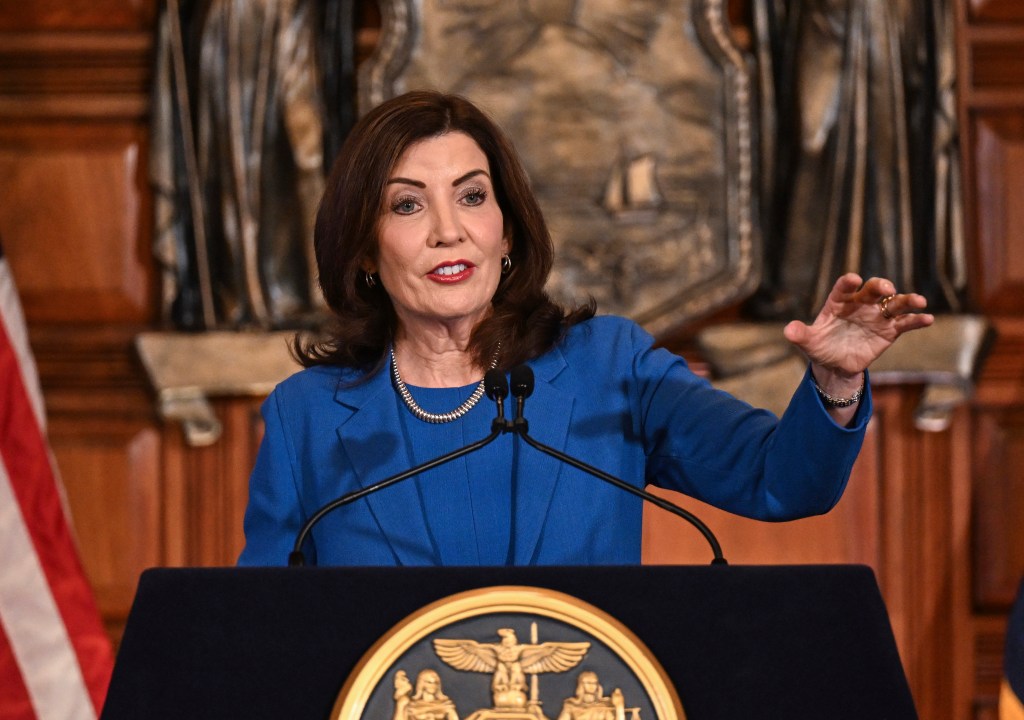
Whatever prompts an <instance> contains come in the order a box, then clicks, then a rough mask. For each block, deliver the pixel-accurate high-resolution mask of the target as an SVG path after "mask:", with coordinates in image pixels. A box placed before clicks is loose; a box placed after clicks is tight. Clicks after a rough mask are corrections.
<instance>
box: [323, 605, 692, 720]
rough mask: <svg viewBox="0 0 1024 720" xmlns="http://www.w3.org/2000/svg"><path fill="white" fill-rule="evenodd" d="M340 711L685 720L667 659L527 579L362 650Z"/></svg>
mask: <svg viewBox="0 0 1024 720" xmlns="http://www.w3.org/2000/svg"><path fill="white" fill-rule="evenodd" d="M412 678H415V680H413V679H412ZM606 687H607V688H611V690H610V692H607V693H606V691H605V688H606ZM330 717H331V719H332V720H361V719H365V720H371V719H372V720H685V715H684V714H683V710H682V706H681V704H680V702H679V698H678V695H677V694H676V691H675V688H674V687H673V685H672V683H671V681H670V680H669V679H668V677H667V675H666V674H665V672H664V670H663V669H662V667H661V665H660V664H659V663H658V661H657V659H656V658H655V657H654V656H653V655H652V654H651V652H650V651H649V650H648V649H647V648H646V646H644V644H643V643H642V641H641V640H640V639H639V638H637V637H636V636H635V635H634V634H633V633H632V632H631V631H630V630H629V629H628V628H626V627H625V626H624V625H623V624H622V623H620V622H619V621H618V620H616V619H614V618H612V617H611V616H610V615H608V614H607V613H605V612H604V611H602V610H600V609H598V608H596V607H594V606H592V605H589V604H588V603H585V602H583V601H582V600H579V599H577V598H575V597H572V596H571V595H566V594H564V593H559V592H555V591H553V590H547V589H544V588H534V587H517V586H502V587H492V588H483V589H480V590H472V591H469V592H464V593H459V594H457V595H452V596H450V597H447V598H444V599H441V600H438V601H437V602H434V603H431V604H430V605H428V606H426V607H424V608H422V609H420V610H418V611H417V612H415V613H413V614H412V615H410V616H409V617H407V618H405V619H404V620H403V621H402V622H400V623H399V624H398V625H396V626H395V627H394V628H392V629H391V630H390V631H389V632H388V633H387V634H386V635H385V636H384V637H382V638H381V639H380V640H379V641H378V642H377V643H376V644H375V645H374V646H373V647H372V648H370V650H369V651H368V652H367V653H366V654H365V655H364V656H363V658H362V659H361V660H360V662H359V663H358V664H357V666H356V668H355V670H354V671H353V672H352V674H351V675H350V676H349V678H348V679H347V680H346V682H345V684H344V687H343V688H342V690H341V693H340V694H339V695H338V699H337V701H336V703H335V706H334V709H333V710H332V712H331V716H330Z"/></svg>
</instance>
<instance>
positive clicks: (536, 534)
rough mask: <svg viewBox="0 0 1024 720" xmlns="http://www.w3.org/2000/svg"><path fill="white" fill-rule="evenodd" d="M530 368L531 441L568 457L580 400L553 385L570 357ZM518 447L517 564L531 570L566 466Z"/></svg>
mask: <svg viewBox="0 0 1024 720" xmlns="http://www.w3.org/2000/svg"><path fill="white" fill-rule="evenodd" d="M531 366H532V367H533V371H534V388H533V395H531V396H530V397H529V398H528V399H527V400H526V406H525V412H524V415H525V416H526V418H527V420H528V421H529V423H530V427H529V432H530V437H532V438H533V439H534V440H536V441H537V442H540V443H543V444H544V445H548V446H550V447H552V448H554V449H555V450H560V451H562V452H564V451H565V448H566V443H567V441H568V438H569V424H570V421H571V419H572V412H573V405H574V402H575V400H574V397H573V395H572V394H571V393H568V392H565V391H564V390H561V389H560V388H558V387H556V386H555V385H554V384H553V381H554V380H555V378H556V377H557V376H558V374H559V373H561V372H562V370H563V369H564V368H565V358H564V357H563V356H562V353H561V352H560V351H559V350H558V349H557V348H556V349H555V350H554V351H552V352H549V353H547V354H546V355H544V356H542V357H541V358H539V359H538V360H536V361H535V362H534V363H531ZM519 442H520V448H519V453H520V463H519V472H518V473H517V478H516V480H517V483H516V490H515V503H516V516H515V553H514V562H515V564H516V565H530V564H533V563H534V562H536V558H535V554H536V552H537V544H538V542H539V541H540V538H541V534H542V531H543V529H544V525H545V524H546V522H547V517H548V513H549V512H550V511H551V499H552V497H553V496H554V493H555V487H556V486H557V484H558V478H559V477H560V475H561V473H562V467H563V466H564V465H565V463H563V462H562V461H561V460H558V459H557V458H553V457H551V456H550V455H547V454H546V453H542V452H541V451H540V450H537V449H536V448H533V447H530V446H529V445H527V444H526V443H524V442H522V441H521V440H520V441H519Z"/></svg>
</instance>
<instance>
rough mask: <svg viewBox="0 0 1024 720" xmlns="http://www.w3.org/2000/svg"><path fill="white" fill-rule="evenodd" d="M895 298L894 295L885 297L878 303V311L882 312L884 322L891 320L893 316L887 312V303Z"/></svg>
mask: <svg viewBox="0 0 1024 720" xmlns="http://www.w3.org/2000/svg"><path fill="white" fill-rule="evenodd" d="M894 297H896V295H895V293H894V294H892V295H886V296H885V297H884V298H882V299H881V300H879V301H878V309H879V310H881V311H882V317H884V318H885V319H886V320H892V319H893V318H894V317H896V316H895V315H893V314H892V313H891V312H889V302H890V301H891V300H892V299H893V298H894Z"/></svg>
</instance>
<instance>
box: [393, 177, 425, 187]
mask: <svg viewBox="0 0 1024 720" xmlns="http://www.w3.org/2000/svg"><path fill="white" fill-rule="evenodd" d="M384 184H385V185H413V186H415V187H418V188H425V187H426V186H427V184H426V183H425V182H421V181H420V180H410V179H409V178H404V177H394V178H391V179H390V180H388V181H387V182H386V183H384Z"/></svg>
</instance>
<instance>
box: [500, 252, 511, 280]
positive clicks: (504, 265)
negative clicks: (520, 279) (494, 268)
mask: <svg viewBox="0 0 1024 720" xmlns="http://www.w3.org/2000/svg"><path fill="white" fill-rule="evenodd" d="M510 272H512V258H511V257H510V256H509V255H508V254H507V253H506V254H505V255H502V256H501V274H502V275H508V274H509V273H510Z"/></svg>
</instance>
